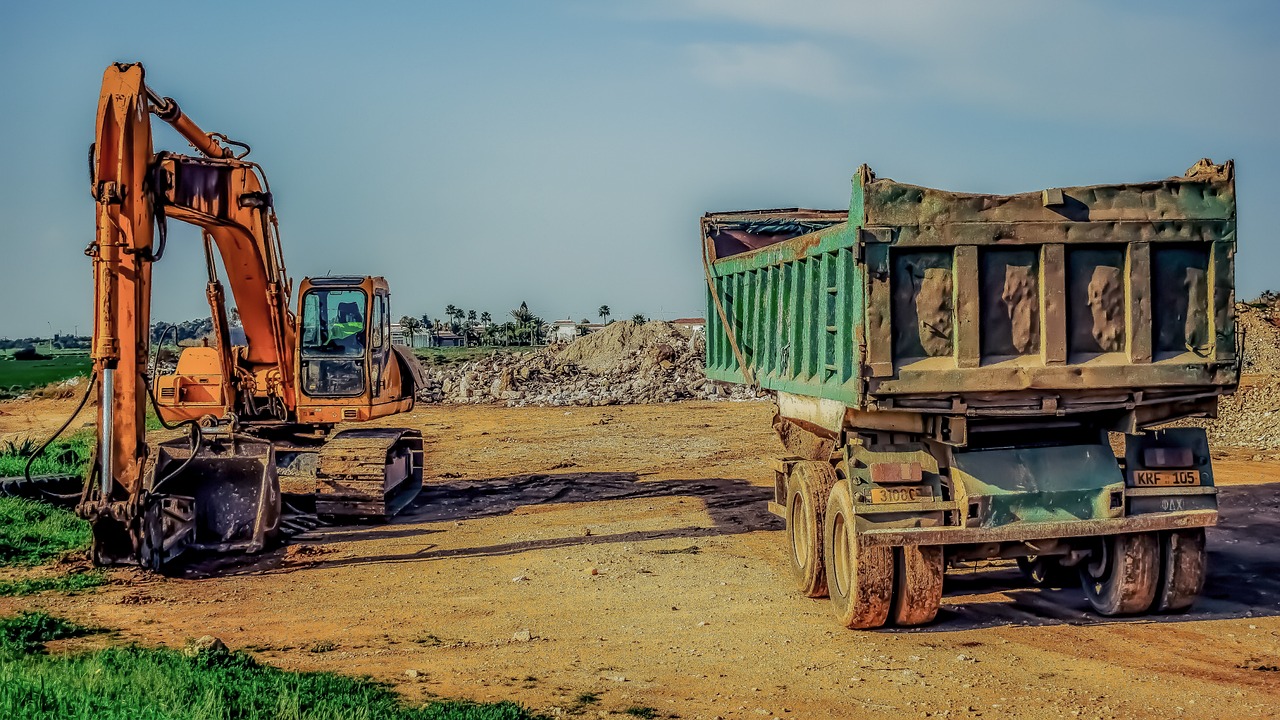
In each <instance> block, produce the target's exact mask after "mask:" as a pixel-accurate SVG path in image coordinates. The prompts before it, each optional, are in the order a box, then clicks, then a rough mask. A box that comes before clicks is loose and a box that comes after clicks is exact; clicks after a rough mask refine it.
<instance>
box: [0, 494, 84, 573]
mask: <svg viewBox="0 0 1280 720" xmlns="http://www.w3.org/2000/svg"><path fill="white" fill-rule="evenodd" d="M88 546H89V523H87V522H85V521H84V520H81V519H80V518H78V517H76V516H75V515H73V514H72V513H70V512H69V511H67V510H62V509H61V508H56V507H53V506H51V505H45V504H44V503H38V502H34V501H31V500H25V499H23V498H10V497H0V566H3V565H38V564H40V563H42V562H46V561H48V560H52V559H54V558H56V557H59V556H60V555H62V554H64V553H66V552H69V551H73V550H83V549H84V548H87V547H88Z"/></svg>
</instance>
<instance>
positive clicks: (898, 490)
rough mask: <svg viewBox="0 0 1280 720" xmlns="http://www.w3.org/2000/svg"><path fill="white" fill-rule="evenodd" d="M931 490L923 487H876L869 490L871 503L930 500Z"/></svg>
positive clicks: (926, 486)
mask: <svg viewBox="0 0 1280 720" xmlns="http://www.w3.org/2000/svg"><path fill="white" fill-rule="evenodd" d="M932 499H933V488H931V487H929V486H928V485H925V486H923V487H878V488H871V502H873V503H905V502H918V501H920V500H932Z"/></svg>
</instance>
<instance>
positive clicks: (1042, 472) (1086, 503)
mask: <svg viewBox="0 0 1280 720" xmlns="http://www.w3.org/2000/svg"><path fill="white" fill-rule="evenodd" d="M951 464H952V467H951V478H952V481H953V482H954V483H955V484H956V486H957V487H956V494H957V500H960V501H962V505H961V509H962V512H963V513H964V517H965V521H966V522H965V525H966V526H967V527H982V528H996V527H1006V526H1010V525H1015V524H1020V523H1026V524H1034V523H1044V522H1061V521H1071V520H1097V519H1103V518H1115V517H1121V516H1123V515H1124V509H1125V508H1124V476H1123V475H1122V474H1121V472H1120V465H1119V463H1118V462H1117V461H1116V457H1115V454H1114V453H1113V452H1112V451H1111V448H1109V447H1107V446H1105V445H1101V444H1099V445H1063V446H1054V447H1030V448H1007V449H1000V450H974V451H968V452H957V453H955V454H954V455H953V457H952V460H951Z"/></svg>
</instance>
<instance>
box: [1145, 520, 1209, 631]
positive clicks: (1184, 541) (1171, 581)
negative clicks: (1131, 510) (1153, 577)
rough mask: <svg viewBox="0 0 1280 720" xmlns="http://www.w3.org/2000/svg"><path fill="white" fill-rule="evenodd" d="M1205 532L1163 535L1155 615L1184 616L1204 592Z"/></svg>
mask: <svg viewBox="0 0 1280 720" xmlns="http://www.w3.org/2000/svg"><path fill="white" fill-rule="evenodd" d="M1204 578H1205V551H1204V528H1194V529H1191V530H1171V531H1169V532H1163V533H1160V584H1159V587H1158V588H1157V589H1156V604H1155V610H1156V612H1182V611H1185V610H1187V609H1189V608H1190V607H1191V604H1192V603H1194V602H1195V601H1196V596H1197V595H1199V594H1200V591H1201V590H1203V589H1204Z"/></svg>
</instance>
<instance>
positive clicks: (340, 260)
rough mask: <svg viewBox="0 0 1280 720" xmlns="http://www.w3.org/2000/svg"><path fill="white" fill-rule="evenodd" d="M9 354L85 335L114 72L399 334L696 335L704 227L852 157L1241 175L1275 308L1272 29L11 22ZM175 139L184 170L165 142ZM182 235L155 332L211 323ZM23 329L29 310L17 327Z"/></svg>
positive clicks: (686, 22) (366, 15)
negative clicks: (712, 218) (257, 193)
mask: <svg viewBox="0 0 1280 720" xmlns="http://www.w3.org/2000/svg"><path fill="white" fill-rule="evenodd" d="M4 17H5V21H4V22H3V23H2V24H0V60H3V61H4V68H5V71H4V73H3V74H0V97H3V98H4V99H5V101H4V106H5V112H3V113H0V138H3V142H0V168H2V169H3V172H0V244H2V246H3V247H4V248H5V249H6V250H7V255H6V257H7V259H8V261H7V262H3V263H0V302H3V306H4V307H5V308H8V309H10V311H9V312H6V313H4V314H3V315H2V316H0V335H8V336H11V337H15V336H22V335H29V334H47V333H48V332H49V330H50V329H52V330H58V331H71V330H73V329H75V328H78V329H79V330H80V331H82V332H84V331H86V329H87V328H88V326H89V318H90V317H91V302H92V298H91V290H92V283H91V274H90V265H89V261H88V259H87V258H85V257H84V256H83V255H82V254H81V250H82V249H83V248H84V246H85V245H86V244H87V243H88V242H89V240H90V239H91V238H92V233H93V205H92V200H91V199H90V198H89V194H88V180H87V170H86V152H87V147H88V144H89V142H90V141H91V140H92V133H93V116H94V111H95V108H96V101H97V94H98V85H99V83H100V80H101V74H102V69H103V67H105V66H106V65H107V64H108V63H110V62H113V61H126V60H127V61H134V60H137V61H142V62H144V63H145V64H146V67H147V78H148V82H149V84H150V85H151V86H152V87H153V88H154V89H155V90H156V91H157V92H159V93H161V94H163V95H170V96H172V97H174V98H175V99H177V100H178V101H179V103H180V104H181V105H182V107H183V108H184V109H185V110H186V111H187V112H188V113H189V114H190V115H191V116H192V117H193V118H195V119H196V121H197V122H199V123H201V125H202V126H203V127H204V128H205V129H206V130H210V131H218V132H223V133H226V134H227V135H229V136H231V137H232V138H235V139H239V140H243V141H245V142H248V143H249V144H251V145H252V146H253V148H254V150H253V154H252V155H251V156H250V157H251V159H253V160H256V161H257V162H259V163H261V164H262V166H263V167H264V168H265V169H266V171H267V174H268V177H269V179H270V181H271V186H272V189H273V191H274V194H275V197H276V205H277V210H278V212H279V215H280V222H281V228H282V233H283V238H284V249H285V259H286V263H287V265H288V268H289V271H290V273H291V275H293V276H294V277H295V278H298V279H300V278H301V277H302V276H304V275H320V274H325V273H329V272H333V273H353V274H381V275H384V276H386V277H387V278H388V280H389V281H390V283H391V287H392V291H393V301H392V302H393V305H394V308H393V309H394V312H395V314H396V315H397V316H399V315H402V314H414V315H421V314H423V313H429V314H431V315H433V316H438V315H440V314H441V311H442V310H443V308H444V306H445V305H446V304H448V303H454V304H457V305H460V306H463V307H467V308H476V309H477V310H488V311H490V312H492V313H493V314H494V315H495V316H504V315H505V314H506V311H507V310H509V309H510V308H512V307H514V306H516V305H518V304H519V303H520V302H521V301H522V300H523V301H527V302H528V303H529V305H530V307H531V308H532V309H533V310H534V311H535V312H537V313H539V314H540V315H542V316H543V317H544V318H546V319H548V320H550V319H555V318H563V317H573V318H575V319H577V318H581V317H592V318H594V316H595V309H596V308H597V307H598V306H599V305H601V304H608V305H610V306H611V307H612V308H613V311H614V314H615V316H624V317H629V316H630V315H631V314H633V313H637V312H640V313H644V314H646V315H652V316H660V317H661V316H665V317H677V316H682V315H698V314H700V313H701V309H702V293H703V287H704V285H703V280H702V276H701V274H702V271H701V267H700V264H699V260H698V244H697V243H698V240H697V220H698V217H699V216H700V215H701V214H702V213H703V212H705V211H708V210H732V209H743V208H751V207H779V206H790V205H803V206H810V207H831V208H838V207H844V206H846V205H847V202H848V196H849V179H850V177H851V176H852V175H853V172H854V170H855V169H856V168H857V166H858V165H859V164H860V163H863V162H866V163H868V164H870V165H871V166H872V167H873V168H874V169H875V170H876V171H877V172H878V173H879V174H880V175H882V176H887V177H893V178H895V179H898V180H901V181H904V182H911V183H916V184H923V185H931V186H935V187H943V188H947V189H952V190H961V191H975V192H1023V191H1029V190H1036V189H1039V188H1043V187H1050V186H1061V185H1071V184H1086V183H1095V182H1119V181H1129V180H1147V179H1153V178H1158V177H1165V176H1168V175H1175V174H1180V173H1181V172H1182V171H1183V170H1184V169H1186V168H1187V167H1189V166H1190V165H1191V164H1193V163H1194V162H1195V161H1196V160H1197V159H1199V158H1200V157H1204V156H1208V157H1212V158H1213V159H1214V160H1217V161H1219V162H1220V161H1222V160H1224V159H1226V158H1235V159H1236V161H1237V163H1238V195H1239V206H1240V238H1241V239H1240V246H1239V256H1238V261H1237V281H1238V287H1239V295H1240V296H1242V297H1247V296H1252V295H1255V294H1257V293H1258V292H1259V291H1261V290H1262V289H1264V288H1267V287H1273V288H1280V278H1276V277H1274V275H1275V274H1278V273H1277V268H1278V267H1280V246H1278V245H1277V243H1276V241H1275V236H1276V234H1277V230H1280V211H1278V210H1277V207H1276V203H1275V202H1274V200H1273V199H1274V198H1276V197H1280V140H1278V139H1277V138H1278V135H1277V127H1278V126H1280V123H1278V122H1277V117H1280V90H1277V87H1280V82H1278V81H1277V79H1276V78H1277V77H1278V76H1280V43H1277V42H1276V40H1275V38H1276V37H1277V35H1280V32H1278V31H1280V4H1276V3H1270V2H1236V3H1203V2H1196V3H1191V2H1150V3H1147V2H1132V3H1124V4H1123V7H1121V4H1119V3H1107V2H1057V3H1030V2H968V3H965V2H946V1H941V0H939V1H932V2H896V3H888V2H859V1H853V0H849V1H840V0H814V1H812V2H801V1H799V0H791V1H789V2H784V1H781V0H778V1H775V0H654V1H651V2H586V1H583V0H565V1H562V2H554V1H548V2H481V1H477V2H471V3H443V2H440V3H433V2H403V3H377V2H368V3H359V4H356V3H350V4H348V3H335V2H306V3H301V2H299V3H284V2H278V3H265V2H260V3H238V2H223V3H218V4H207V3H205V4H194V3H177V2H156V3H132V2H114V3H91V2H84V3H76V2H49V3H29V4H22V5H16V4H13V3H11V4H9V5H7V6H6V8H5V10H4ZM156 140H157V146H158V147H160V148H167V149H171V150H177V151H182V150H184V149H185V143H182V142H181V141H180V140H179V139H178V138H177V137H176V135H174V134H173V133H171V132H169V131H167V130H165V131H158V132H157V134H156ZM176 226H177V224H176V223H173V224H171V237H170V246H169V247H170V250H169V253H168V254H167V255H166V256H165V259H164V260H163V261H162V262H161V263H160V265H159V266H157V268H156V291H155V307H154V316H155V318H156V319H159V320H182V319H187V318H192V317H198V316H204V315H207V314H208V310H207V306H205V305H204V293H203V282H204V272H203V268H202V261H201V255H200V251H199V243H198V235H197V234H196V233H195V232H194V231H193V230H190V229H178V228H177V227H176ZM12 309H17V310H18V312H13V311H12Z"/></svg>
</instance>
